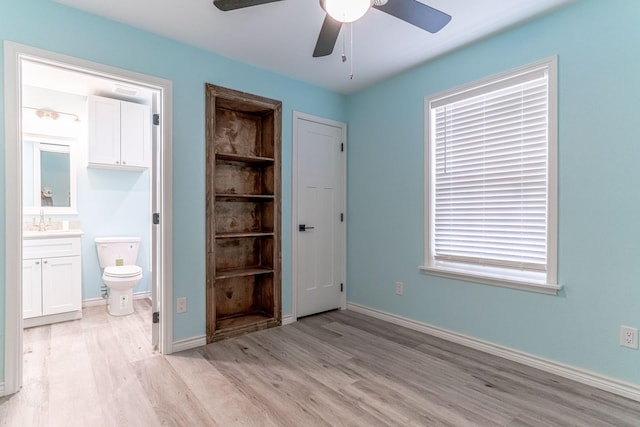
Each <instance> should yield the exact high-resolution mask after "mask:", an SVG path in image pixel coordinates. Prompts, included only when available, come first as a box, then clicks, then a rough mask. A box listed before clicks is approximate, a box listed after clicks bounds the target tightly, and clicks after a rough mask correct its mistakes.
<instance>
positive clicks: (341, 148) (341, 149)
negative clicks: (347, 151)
mask: <svg viewBox="0 0 640 427" xmlns="http://www.w3.org/2000/svg"><path fill="white" fill-rule="evenodd" d="M340 152H341V153H343V152H344V142H341V143H340Z"/></svg>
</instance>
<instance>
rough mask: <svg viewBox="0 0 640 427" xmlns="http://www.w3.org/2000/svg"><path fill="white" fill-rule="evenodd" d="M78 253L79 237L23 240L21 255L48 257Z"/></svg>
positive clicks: (28, 257)
mask: <svg viewBox="0 0 640 427" xmlns="http://www.w3.org/2000/svg"><path fill="white" fill-rule="evenodd" d="M74 255H80V238H79V237H72V238H62V239H41V240H23V242H22V257H23V258H24V259H31V258H48V257H61V256H74Z"/></svg>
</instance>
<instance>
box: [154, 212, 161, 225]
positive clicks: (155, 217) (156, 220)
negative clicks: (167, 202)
mask: <svg viewBox="0 0 640 427" xmlns="http://www.w3.org/2000/svg"><path fill="white" fill-rule="evenodd" d="M153 223H154V224H155V225H158V224H160V214H159V213H157V212H156V213H154V214H153Z"/></svg>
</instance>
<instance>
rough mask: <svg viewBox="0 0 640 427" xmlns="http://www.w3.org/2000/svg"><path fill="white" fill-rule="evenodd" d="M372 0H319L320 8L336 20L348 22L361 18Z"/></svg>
mask: <svg viewBox="0 0 640 427" xmlns="http://www.w3.org/2000/svg"><path fill="white" fill-rule="evenodd" d="M372 4H373V0H320V5H321V6H322V8H323V9H324V10H325V11H326V12H327V13H328V14H329V16H331V17H332V18H333V19H335V20H336V21H338V22H343V23H349V22H353V21H357V20H358V19H360V18H362V17H363V16H364V14H365V13H367V11H368V10H369V9H370V8H371V5H372Z"/></svg>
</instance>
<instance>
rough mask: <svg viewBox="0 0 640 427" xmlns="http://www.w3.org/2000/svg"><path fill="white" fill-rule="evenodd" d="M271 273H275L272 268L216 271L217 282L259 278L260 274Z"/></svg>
mask: <svg viewBox="0 0 640 427" xmlns="http://www.w3.org/2000/svg"><path fill="white" fill-rule="evenodd" d="M269 273H273V269H272V268H262V267H249V268H234V269H230V270H218V271H216V280H221V279H230V278H232V277H243V276H257V275H259V274H269Z"/></svg>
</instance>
